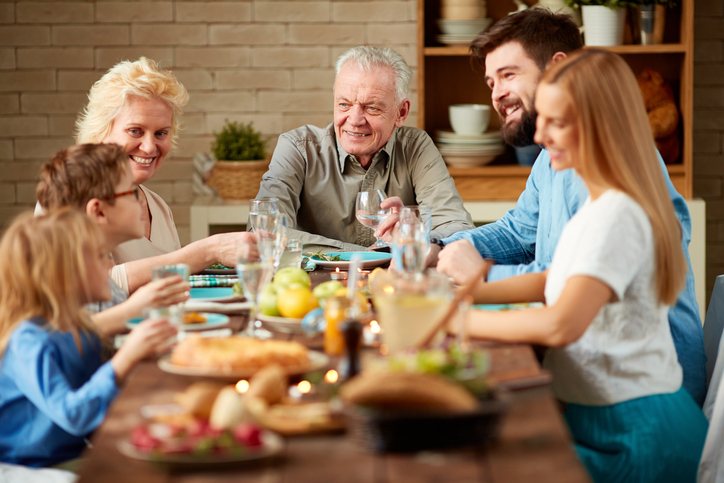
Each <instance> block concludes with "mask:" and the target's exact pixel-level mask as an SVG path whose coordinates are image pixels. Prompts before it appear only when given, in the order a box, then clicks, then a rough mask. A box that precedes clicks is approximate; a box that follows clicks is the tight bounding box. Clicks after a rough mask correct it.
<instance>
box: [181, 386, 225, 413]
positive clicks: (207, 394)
mask: <svg viewBox="0 0 724 483" xmlns="http://www.w3.org/2000/svg"><path fill="white" fill-rule="evenodd" d="M223 388H224V384H222V383H220V382H211V381H200V382H195V383H193V384H191V385H190V386H189V387H187V388H186V390H185V391H184V392H182V393H180V394H177V395H176V397H175V399H176V402H178V403H179V404H180V405H181V406H183V408H184V409H185V410H186V411H187V412H188V413H189V414H192V415H194V416H197V417H199V418H203V419H208V418H209V416H210V415H211V407H212V406H213V405H214V401H215V400H216V396H218V395H219V392H220V391H221V390H222V389H223Z"/></svg>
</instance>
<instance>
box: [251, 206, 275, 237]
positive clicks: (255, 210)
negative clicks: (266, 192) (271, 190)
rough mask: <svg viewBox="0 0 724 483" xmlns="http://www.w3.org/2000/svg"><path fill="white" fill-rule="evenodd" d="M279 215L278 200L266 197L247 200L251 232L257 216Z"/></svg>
mask: <svg viewBox="0 0 724 483" xmlns="http://www.w3.org/2000/svg"><path fill="white" fill-rule="evenodd" d="M275 213H279V198H274V197H266V198H255V199H253V200H249V226H250V227H251V231H252V232H253V231H254V230H255V227H256V218H257V216H258V215H273V214H275Z"/></svg>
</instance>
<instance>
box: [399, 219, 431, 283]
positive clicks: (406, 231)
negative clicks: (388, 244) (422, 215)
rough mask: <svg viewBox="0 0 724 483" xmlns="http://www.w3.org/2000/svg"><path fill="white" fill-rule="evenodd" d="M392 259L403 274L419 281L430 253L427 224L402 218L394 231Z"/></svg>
mask: <svg viewBox="0 0 724 483" xmlns="http://www.w3.org/2000/svg"><path fill="white" fill-rule="evenodd" d="M391 251H392V258H393V259H394V262H395V267H397V269H398V270H400V271H401V272H402V273H404V274H406V275H408V276H410V277H412V278H413V279H419V278H420V277H422V272H423V271H424V270H425V265H426V262H427V255H428V253H429V252H430V236H429V235H428V231H427V228H426V227H425V224H424V223H423V222H422V221H420V220H419V219H416V218H410V217H408V218H401V219H400V221H399V222H398V224H397V226H395V229H394V230H393V231H392V249H391Z"/></svg>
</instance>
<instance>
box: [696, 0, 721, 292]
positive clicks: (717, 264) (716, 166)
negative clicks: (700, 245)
mask: <svg viewBox="0 0 724 483" xmlns="http://www.w3.org/2000/svg"><path fill="white" fill-rule="evenodd" d="M723 142H724V2H722V1H721V0H696V1H695V2H694V196H696V197H700V198H703V199H704V200H706V237H707V240H706V274H707V284H706V285H707V301H708V300H709V296H710V293H711V290H712V287H713V284H714V280H715V279H716V276H717V275H720V274H724V190H723V189H722V186H723V184H722V183H723V182H724V150H723V149H724V146H723ZM707 303H708V302H707Z"/></svg>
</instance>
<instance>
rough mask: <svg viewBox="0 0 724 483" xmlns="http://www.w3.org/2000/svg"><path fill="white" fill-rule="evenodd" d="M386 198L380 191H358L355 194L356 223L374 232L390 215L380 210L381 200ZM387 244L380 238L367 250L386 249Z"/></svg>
mask: <svg viewBox="0 0 724 483" xmlns="http://www.w3.org/2000/svg"><path fill="white" fill-rule="evenodd" d="M385 198H387V196H386V195H385V193H384V192H383V191H382V190H371V191H360V192H359V193H357V200H356V202H355V214H356V216H357V221H359V222H360V223H362V224H363V225H364V226H367V227H370V228H372V230H376V229H377V227H378V226H380V223H382V222H383V221H385V218H387V217H388V216H389V214H390V210H389V209H386V210H383V209H382V208H380V203H382V200H384V199H385ZM386 246H387V243H386V242H385V241H384V240H383V239H382V238H379V237H378V238H377V240H375V242H374V243H373V244H372V245H370V247H369V248H381V247H386Z"/></svg>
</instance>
